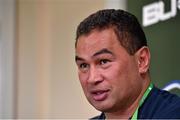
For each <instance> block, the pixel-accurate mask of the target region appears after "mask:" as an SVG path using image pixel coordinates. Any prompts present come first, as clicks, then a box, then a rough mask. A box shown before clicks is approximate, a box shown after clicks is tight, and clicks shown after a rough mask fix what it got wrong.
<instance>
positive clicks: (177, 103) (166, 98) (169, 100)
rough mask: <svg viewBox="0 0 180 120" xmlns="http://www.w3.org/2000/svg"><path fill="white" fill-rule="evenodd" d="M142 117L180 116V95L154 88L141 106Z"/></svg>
mask: <svg viewBox="0 0 180 120" xmlns="http://www.w3.org/2000/svg"><path fill="white" fill-rule="evenodd" d="M140 116H141V118H161V119H162V118H180V97H178V96H177V95H174V94H171V93H169V92H167V91H164V90H160V89H158V88H156V87H154V88H153V90H152V91H151V93H150V95H149V97H148V98H147V100H146V102H145V103H144V105H143V106H142V108H141V115H140Z"/></svg>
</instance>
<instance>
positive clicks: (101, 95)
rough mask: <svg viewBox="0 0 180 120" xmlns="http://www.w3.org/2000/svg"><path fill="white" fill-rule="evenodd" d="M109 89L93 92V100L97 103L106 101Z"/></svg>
mask: <svg viewBox="0 0 180 120" xmlns="http://www.w3.org/2000/svg"><path fill="white" fill-rule="evenodd" d="M108 93H109V89H107V90H94V91H92V92H91V95H92V98H93V99H94V100H95V101H104V100H105V99H106V98H107V97H108Z"/></svg>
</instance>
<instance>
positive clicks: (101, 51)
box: [93, 48, 114, 56]
mask: <svg viewBox="0 0 180 120" xmlns="http://www.w3.org/2000/svg"><path fill="white" fill-rule="evenodd" d="M101 54H111V55H114V54H113V53H112V52H111V51H110V50H108V49H107V48H103V49H101V50H100V51H98V52H96V53H94V54H93V56H98V55H101Z"/></svg>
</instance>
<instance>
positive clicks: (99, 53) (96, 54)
mask: <svg viewBox="0 0 180 120" xmlns="http://www.w3.org/2000/svg"><path fill="white" fill-rule="evenodd" d="M101 54H111V55H113V56H114V54H113V53H112V52H111V51H110V50H108V49H107V48H103V49H101V50H100V51H98V52H96V53H94V54H93V57H96V56H98V55H101ZM84 60H85V59H83V58H81V57H79V56H77V55H76V56H75V61H84Z"/></svg>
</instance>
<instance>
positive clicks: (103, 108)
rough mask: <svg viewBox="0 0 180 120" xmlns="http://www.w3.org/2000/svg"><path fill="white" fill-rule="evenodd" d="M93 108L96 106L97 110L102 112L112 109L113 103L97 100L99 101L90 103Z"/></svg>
mask: <svg viewBox="0 0 180 120" xmlns="http://www.w3.org/2000/svg"><path fill="white" fill-rule="evenodd" d="M91 105H92V106H94V108H96V109H97V110H98V111H102V112H110V111H112V109H113V105H111V104H108V103H106V102H99V103H97V102H96V103H91Z"/></svg>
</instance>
